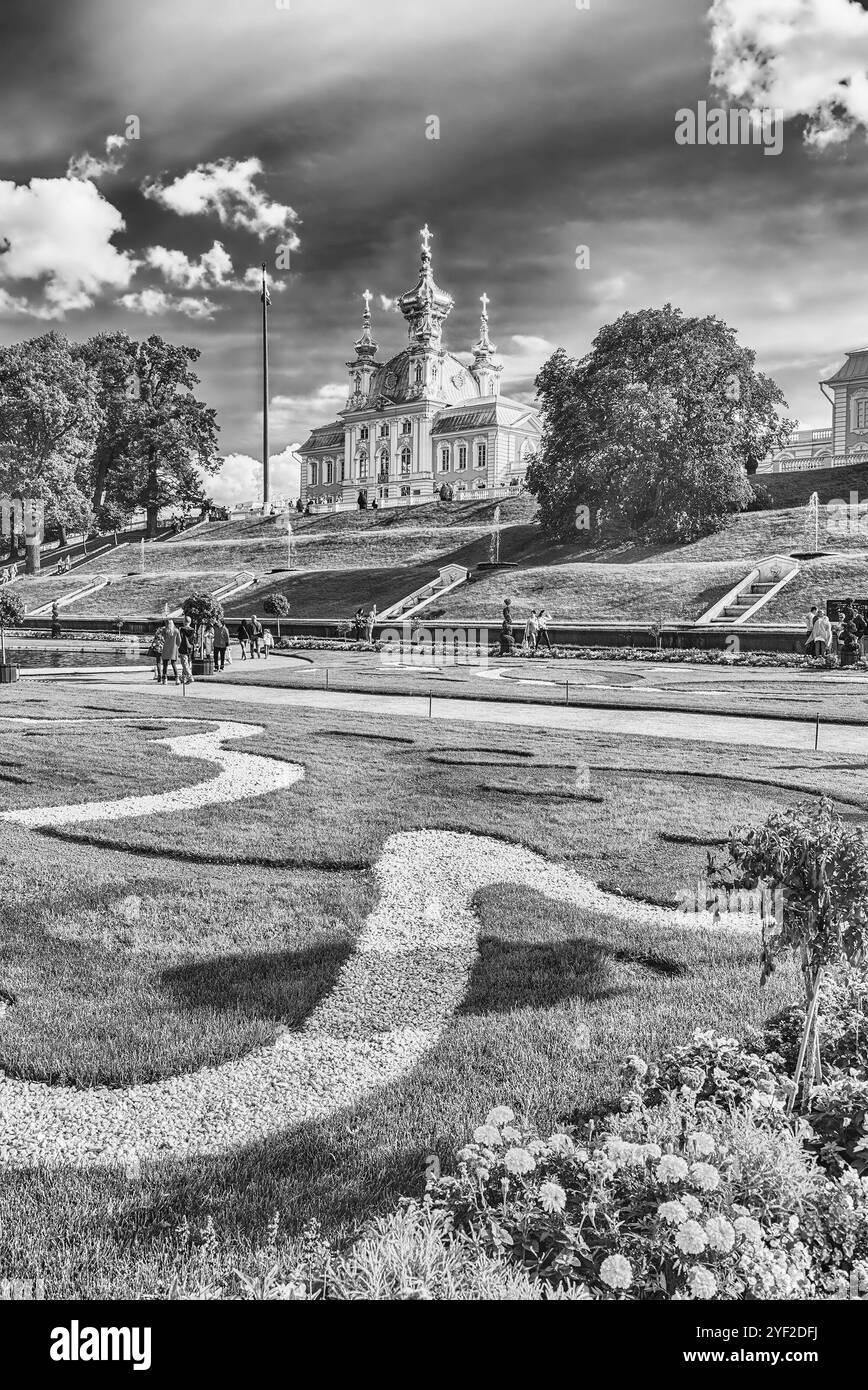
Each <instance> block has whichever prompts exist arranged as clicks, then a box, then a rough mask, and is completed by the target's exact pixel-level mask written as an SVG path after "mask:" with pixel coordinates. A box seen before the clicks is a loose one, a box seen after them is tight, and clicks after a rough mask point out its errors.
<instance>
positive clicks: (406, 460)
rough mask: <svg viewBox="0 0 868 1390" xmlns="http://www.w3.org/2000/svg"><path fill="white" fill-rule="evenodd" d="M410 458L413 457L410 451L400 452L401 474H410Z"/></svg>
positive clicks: (403, 450)
mask: <svg viewBox="0 0 868 1390" xmlns="http://www.w3.org/2000/svg"><path fill="white" fill-rule="evenodd" d="M412 457H413V454H412V452H411V450H410V449H406V448H404V449H402V450H401V472H402V473H409V472H410V461H411V459H412Z"/></svg>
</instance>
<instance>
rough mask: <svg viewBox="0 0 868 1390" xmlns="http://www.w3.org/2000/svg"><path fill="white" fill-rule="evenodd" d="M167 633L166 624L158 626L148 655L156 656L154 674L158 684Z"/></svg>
mask: <svg viewBox="0 0 868 1390" xmlns="http://www.w3.org/2000/svg"><path fill="white" fill-rule="evenodd" d="M165 633H166V627H165V624H161V625H160V626H159V627H158V628H157V630H156V632H155V633H154V635H153V637H152V638H151V645H150V646H149V647H148V656H152V657H153V658H154V668H155V669H154V675H155V677H156V680H157V685H159V684H160V677H161V671H160V666H161V660H162V656H163V638H164V636H165Z"/></svg>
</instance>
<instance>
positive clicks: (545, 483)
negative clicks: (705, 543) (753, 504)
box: [526, 304, 793, 540]
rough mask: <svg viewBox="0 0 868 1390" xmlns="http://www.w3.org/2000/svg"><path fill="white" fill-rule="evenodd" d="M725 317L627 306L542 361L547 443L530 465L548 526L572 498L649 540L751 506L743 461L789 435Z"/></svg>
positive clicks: (572, 524)
mask: <svg viewBox="0 0 868 1390" xmlns="http://www.w3.org/2000/svg"><path fill="white" fill-rule="evenodd" d="M755 360H756V357H755V354H754V353H753V352H751V351H750V350H749V349H747V348H744V347H741V346H740V345H739V344H738V343H737V341H736V338H735V334H734V332H733V331H732V329H730V328H728V327H727V325H726V324H725V323H723V322H722V321H721V320H720V319H717V318H714V317H712V316H708V317H705V318H687V317H685V315H684V314H682V313H681V311H680V310H678V309H674V308H673V307H672V306H671V305H670V304H667V305H666V306H665V307H664V308H663V309H644V310H642V311H640V312H638V313H627V314H623V315H622V316H621V318H620V319H618V320H617V322H615V323H613V324H609V325H607V326H606V327H604V328H603V329H601V331H600V332H599V333H598V335H597V337H596V339H595V340H594V343H593V347H592V351H591V352H590V353H589V354H588V356H587V357H585V358H583V359H582V360H581V361H579V362H577V361H575V360H573V359H571V358H569V357H568V356H567V354H566V353H565V352H564V350H563V349H562V348H560V349H558V351H557V352H556V353H555V354H554V355H553V356H552V357H551V358H549V360H548V362H546V363H545V365H544V366H543V368H542V370H541V371H540V373H539V375H538V377H537V380H536V385H537V391H538V394H539V397H540V402H541V409H542V415H543V422H544V431H543V440H542V448H541V451H540V453H539V455H538V456H537V457H536V458H533V459H531V461H530V463H529V464H528V468H527V475H526V482H527V487H528V489H529V490H530V491H531V492H532V493H533V494H534V495H535V496H536V497H537V499H538V502H539V509H540V520H541V522H542V525H543V527H544V529H545V530H546V531H547V532H549V533H550V534H553V535H558V536H561V537H566V536H574V535H575V529H576V509H577V507H579V506H580V505H585V506H587V507H588V508H589V509H590V512H591V515H592V516H593V515H595V514H597V515H598V517H599V519H600V521H603V522H610V523H617V524H618V525H621V526H624V527H626V528H628V529H629V530H630V531H632V532H634V533H636V534H640V535H644V536H646V537H648V538H655V539H676V540H688V539H691V538H693V537H695V536H698V535H702V534H704V533H706V532H707V531H710V530H714V529H715V528H716V527H718V526H720V525H721V523H722V522H723V520H724V518H725V517H726V516H727V515H728V514H730V513H731V512H734V511H739V510H742V509H743V508H745V507H746V506H747V505H748V502H749V501H750V497H751V490H750V484H749V482H748V481H747V468H748V464H749V463H750V462H751V461H752V460H754V459H756V458H758V457H760V458H761V457H763V456H764V455H765V454H766V453H767V452H768V450H769V448H771V447H772V446H774V445H776V444H778V443H780V442H782V441H783V440H784V439H785V438H786V437H787V436H788V434H789V432H790V430H791V428H792V423H793V422H791V421H788V420H786V419H783V418H782V417H781V416H780V415H779V414H778V409H777V407H778V406H785V404H786V402H785V401H784V398H783V395H782V394H781V392H780V390H779V388H778V387H777V386H776V384H775V383H774V382H773V381H772V380H771V379H770V378H769V377H767V376H764V375H763V374H762V373H761V372H757V371H756V370H755V366H754V364H755Z"/></svg>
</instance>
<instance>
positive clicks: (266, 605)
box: [262, 594, 292, 618]
mask: <svg viewBox="0 0 868 1390" xmlns="http://www.w3.org/2000/svg"><path fill="white" fill-rule="evenodd" d="M291 607H292V604H291V603H290V602H289V599H288V598H287V597H286V595H285V594H266V596H265V598H264V599H263V600H262V608H263V611H264V612H265V613H269V614H270V615H271V617H272V618H288V617H289V613H290V609H291Z"/></svg>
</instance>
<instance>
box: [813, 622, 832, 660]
mask: <svg viewBox="0 0 868 1390" xmlns="http://www.w3.org/2000/svg"><path fill="white" fill-rule="evenodd" d="M811 643H812V646H813V656H814V660H815V661H822V660H823V659H824V658H825V657H826V655H827V653H828V652H829V651H830V650H831V647H832V624H831V623H830V622H829V619H828V617H827V616H826V614H825V613H820V612H819V611H818V612H817V616H816V618H815V619H814V626H813V628H812V629H811Z"/></svg>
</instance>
